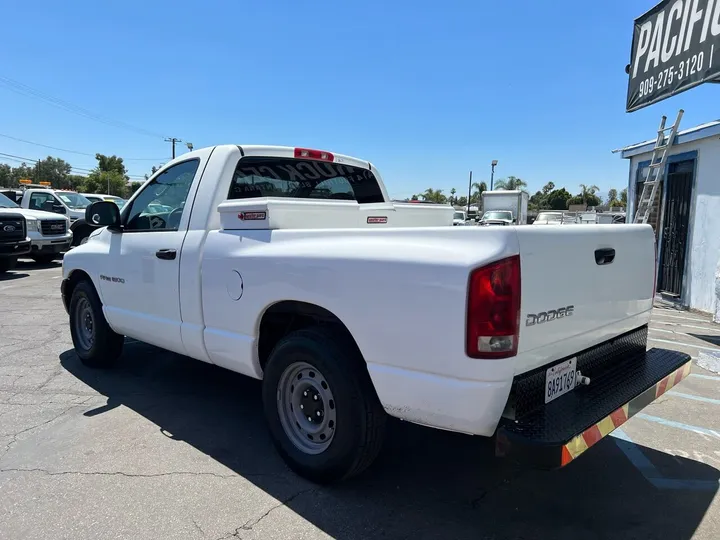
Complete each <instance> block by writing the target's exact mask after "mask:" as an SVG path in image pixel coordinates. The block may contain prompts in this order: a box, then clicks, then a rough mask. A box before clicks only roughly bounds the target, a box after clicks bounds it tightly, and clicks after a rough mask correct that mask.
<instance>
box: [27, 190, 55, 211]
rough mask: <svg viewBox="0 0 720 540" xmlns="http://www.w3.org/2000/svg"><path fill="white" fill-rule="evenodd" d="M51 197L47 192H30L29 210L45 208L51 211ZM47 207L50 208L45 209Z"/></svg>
mask: <svg viewBox="0 0 720 540" xmlns="http://www.w3.org/2000/svg"><path fill="white" fill-rule="evenodd" d="M52 205H53V197H52V195H49V194H47V193H31V194H30V210H46V211H48V212H52ZM47 208H50V209H49V210H47Z"/></svg>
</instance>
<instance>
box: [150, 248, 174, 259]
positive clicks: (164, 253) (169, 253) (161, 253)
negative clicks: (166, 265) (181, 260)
mask: <svg viewBox="0 0 720 540" xmlns="http://www.w3.org/2000/svg"><path fill="white" fill-rule="evenodd" d="M155 256H156V257H157V258H158V259H162V260H164V261H174V260H175V257H177V250H175V249H158V250H157V251H156V252H155Z"/></svg>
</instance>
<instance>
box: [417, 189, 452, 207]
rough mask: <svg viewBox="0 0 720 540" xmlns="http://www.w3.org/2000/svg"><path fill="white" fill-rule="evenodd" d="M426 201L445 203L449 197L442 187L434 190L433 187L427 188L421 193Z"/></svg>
mask: <svg viewBox="0 0 720 540" xmlns="http://www.w3.org/2000/svg"><path fill="white" fill-rule="evenodd" d="M420 196H421V197H422V198H423V200H424V201H429V202H434V203H438V204H444V203H445V202H447V197H446V196H445V195H443V192H442V189H438V190H434V189H433V188H427V189H426V190H425V193H422V194H421V195H420Z"/></svg>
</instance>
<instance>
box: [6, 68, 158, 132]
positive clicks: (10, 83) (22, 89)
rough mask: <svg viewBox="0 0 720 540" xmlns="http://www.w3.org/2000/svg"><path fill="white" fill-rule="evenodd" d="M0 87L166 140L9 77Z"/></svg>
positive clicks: (93, 118)
mask: <svg viewBox="0 0 720 540" xmlns="http://www.w3.org/2000/svg"><path fill="white" fill-rule="evenodd" d="M0 85H2V86H4V87H5V88H7V89H8V90H10V91H11V92H15V93H16V94H20V95H22V96H26V97H32V98H35V99H39V100H41V101H44V102H45V103H49V104H50V105H53V106H55V107H58V108H60V109H63V110H65V111H68V112H71V113H73V114H77V115H79V116H83V117H85V118H89V119H90V120H95V121H96V122H100V123H102V124H106V125H109V126H113V127H117V128H121V129H127V130H129V131H134V132H136V133H140V134H142V135H147V136H148V137H159V138H163V139H164V138H165V135H161V134H159V133H155V132H153V131H150V130H147V129H144V128H141V127H137V126H134V125H132V124H128V123H127V122H121V121H120V120H113V119H112V118H108V117H106V116H102V115H99V114H97V113H94V112H92V111H90V110H88V109H85V108H84V107H80V106H79V105H75V104H73V103H70V102H69V101H65V100H63V99H60V98H56V97H53V96H51V95H49V94H46V93H44V92H41V91H40V90H36V89H35V88H32V87H30V86H28V85H26V84H23V83H21V82H19V81H15V80H13V79H11V78H9V77H3V76H0Z"/></svg>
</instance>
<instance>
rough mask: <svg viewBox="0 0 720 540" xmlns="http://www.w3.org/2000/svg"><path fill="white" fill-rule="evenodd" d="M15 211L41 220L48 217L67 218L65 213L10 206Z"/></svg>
mask: <svg viewBox="0 0 720 540" xmlns="http://www.w3.org/2000/svg"><path fill="white" fill-rule="evenodd" d="M9 210H12V211H13V212H17V213H18V214H22V215H23V216H25V217H30V218H35V219H39V220H46V219H67V218H66V217H65V216H64V215H63V214H56V213H55V212H45V211H43V210H29V209H27V208H10V209H9Z"/></svg>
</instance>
